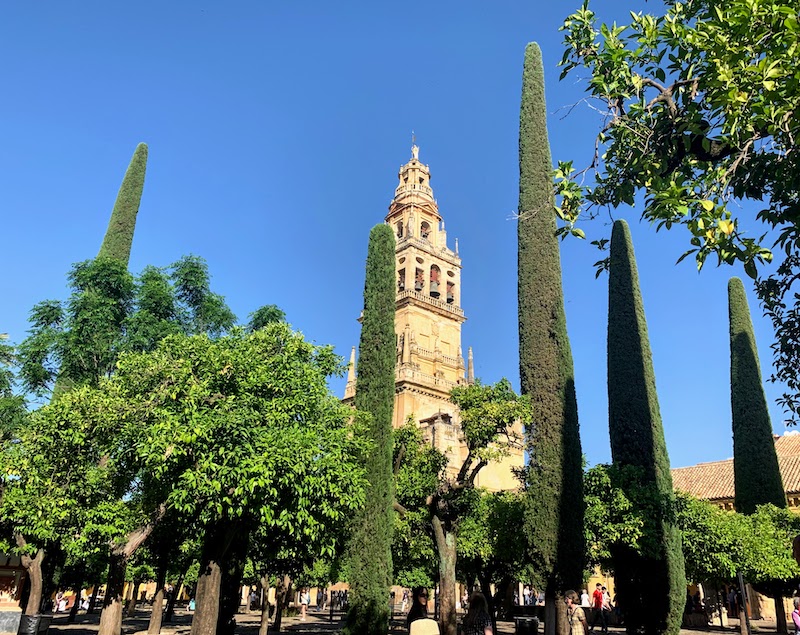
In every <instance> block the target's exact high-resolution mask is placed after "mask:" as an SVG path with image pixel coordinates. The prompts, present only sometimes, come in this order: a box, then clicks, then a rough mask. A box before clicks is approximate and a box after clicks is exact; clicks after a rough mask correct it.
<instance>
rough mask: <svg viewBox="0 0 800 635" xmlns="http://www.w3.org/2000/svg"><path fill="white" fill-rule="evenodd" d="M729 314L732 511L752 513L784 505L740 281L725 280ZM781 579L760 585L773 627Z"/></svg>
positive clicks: (780, 619)
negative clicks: (759, 508)
mask: <svg viewBox="0 0 800 635" xmlns="http://www.w3.org/2000/svg"><path fill="white" fill-rule="evenodd" d="M728 317H729V319H730V334H731V414H732V419H733V485H734V503H735V505H736V511H738V512H740V513H742V514H753V513H755V511H756V507H757V506H758V505H766V504H767V503H772V504H773V505H775V506H776V507H786V493H785V491H784V489H783V478H782V477H781V471H780V467H779V466H778V455H777V453H776V452H775V441H774V439H773V438H772V422H771V421H770V417H769V409H768V408H767V398H766V395H765V394H764V385H763V383H762V381H761V365H760V364H759V362H758V349H757V347H756V338H755V333H754V332H753V322H752V320H751V319H750V309H749V308H748V306H747V296H746V295H745V292H744V285H743V284H742V281H741V280H740V279H739V278H731V279H730V280H729V281H728ZM784 586H785V585H784V583H783V581H782V580H775V581H773V582H772V583H766V584H764V585H762V587H761V588H760V589H759V591H761V592H764V593H767V594H768V595H771V596H772V597H773V599H774V601H775V621H776V625H777V629H778V632H785V631H786V611H785V609H784V608H783V593H784V591H785V589H784Z"/></svg>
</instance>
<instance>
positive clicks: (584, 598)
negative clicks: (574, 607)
mask: <svg viewBox="0 0 800 635" xmlns="http://www.w3.org/2000/svg"><path fill="white" fill-rule="evenodd" d="M590 606H591V604H589V592H588V591H587V590H586V589H584V590H583V591H581V608H588V607H590Z"/></svg>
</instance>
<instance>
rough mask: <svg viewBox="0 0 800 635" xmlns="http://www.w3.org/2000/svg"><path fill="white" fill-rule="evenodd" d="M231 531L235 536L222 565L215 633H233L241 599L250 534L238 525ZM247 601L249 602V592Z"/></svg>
mask: <svg viewBox="0 0 800 635" xmlns="http://www.w3.org/2000/svg"><path fill="white" fill-rule="evenodd" d="M231 531H232V532H235V537H234V538H233V540H232V542H231V543H230V545H231V546H230V548H229V549H228V552H227V553H226V555H225V558H224V564H223V566H222V581H221V583H220V604H219V616H218V617H217V635H233V634H234V631H235V630H236V614H237V613H238V612H239V606H240V604H241V601H242V592H241V582H242V575H243V574H244V566H245V563H246V561H247V548H248V547H249V545H250V534H249V532H248V531H247V529H245V528H243V527H240V528H238V529H232V530H231ZM247 601H248V602H249V593H248V600H247ZM248 612H249V611H248Z"/></svg>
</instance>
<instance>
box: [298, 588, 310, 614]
mask: <svg viewBox="0 0 800 635" xmlns="http://www.w3.org/2000/svg"><path fill="white" fill-rule="evenodd" d="M309 604H311V594H310V593H309V592H308V589H305V588H304V589H303V590H302V591H300V621H301V622H305V621H306V616H307V615H308V605H309Z"/></svg>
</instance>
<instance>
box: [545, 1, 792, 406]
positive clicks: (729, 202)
mask: <svg viewBox="0 0 800 635" xmlns="http://www.w3.org/2000/svg"><path fill="white" fill-rule="evenodd" d="M663 6H664V12H663V14H662V15H655V14H642V13H639V14H636V13H631V21H630V23H628V24H620V25H617V24H613V25H608V24H602V23H600V24H598V19H597V16H596V15H595V13H594V12H593V11H591V10H590V8H589V2H588V0H587V1H586V2H584V4H583V6H582V7H581V8H580V9H579V10H578V11H576V12H575V13H573V14H572V15H570V16H569V17H568V18H567V19H566V21H565V22H564V25H563V27H562V30H563V31H564V32H565V36H564V45H565V52H564V56H563V59H562V61H561V65H562V67H563V72H562V74H561V77H562V78H563V77H565V76H566V75H567V74H569V73H572V72H577V71H580V70H588V71H589V79H588V82H587V84H586V86H587V88H586V91H587V93H589V99H591V100H593V101H596V102H598V103H599V104H600V109H601V111H602V112H603V113H604V118H603V125H602V129H601V131H600V133H599V134H598V136H597V138H596V140H595V156H594V158H593V159H592V161H591V163H590V164H589V165H588V166H587V167H586V168H585V169H582V170H580V171H577V172H576V170H575V168H574V167H573V162H572V161H567V162H559V166H558V170H557V171H556V173H555V176H556V193H557V194H558V195H560V205H559V206H558V207H557V208H556V211H557V214H558V216H559V217H560V218H561V219H562V221H564V222H565V227H566V228H567V229H568V230H569V229H574V228H575V226H576V224H577V223H578V222H579V221H580V220H581V218H582V217H583V216H584V212H588V213H589V216H590V217H592V216H594V215H595V214H596V213H597V208H598V207H603V206H610V207H614V208H616V207H619V206H621V205H630V206H632V205H634V203H635V201H637V200H638V199H637V194H643V195H644V208H643V211H642V218H644V219H645V220H647V221H649V222H650V223H652V224H654V225H655V226H656V228H658V229H661V228H666V229H670V228H671V227H673V226H681V227H683V228H685V230H686V231H688V233H689V241H690V243H691V248H690V249H689V250H688V251H686V252H685V253H684V254H683V256H681V259H683V258H685V257H686V256H689V255H694V257H695V259H696V262H697V266H698V269H699V268H701V267H702V266H703V264H704V263H705V262H706V260H707V259H708V257H709V256H711V255H715V256H716V258H717V262H718V263H727V264H733V263H735V262H742V263H743V264H744V269H745V271H746V272H747V273H748V275H750V276H751V277H752V278H757V277H758V270H759V267H760V268H761V269H762V271H767V272H770V273H768V275H762V277H761V278H760V279H759V280H758V285H757V288H758V290H759V295H760V297H761V299H762V302H763V303H764V306H765V309H766V311H767V314H768V315H769V317H770V318H771V319H772V321H773V323H774V327H775V330H776V334H777V339H776V343H775V345H774V352H775V359H776V374H775V379H777V380H779V381H783V382H786V384H787V386H788V391H787V392H786V394H785V395H784V396H783V398H782V399H781V403H782V405H783V406H784V408H785V409H786V410H787V411H788V412H789V414H790V416H792V417H796V416H797V414H798V413H800V398H799V397H798V394H800V380H798V373H797V369H798V367H800V346H798V345H797V342H798V340H800V310H799V309H798V306H799V305H798V302H800V300H798V296H797V295H796V294H795V292H796V290H797V289H796V286H795V285H796V284H797V275H796V274H797V273H798V272H800V202H799V201H800V153H798V133H800V110H799V109H798V106H800V70H799V69H798V67H797V64H796V63H795V60H796V59H797V57H798V55H800V23H798V12H797V3H796V1H795V0H714V1H712V0H685V1H683V2H679V1H677V0H664V1H663ZM589 174H593V175H594V177H595V180H594V183H590V184H586V183H585V182H584V178H585V177H586V176H587V175H589ZM742 200H750V201H756V202H757V204H758V206H759V207H760V211H759V212H758V214H757V220H758V221H760V226H759V223H758V222H757V221H756V222H754V221H753V219H749V218H747V217H746V215H743V214H742V213H741V212H740V210H739V201H742ZM594 242H595V244H597V245H598V246H599V247H600V248H605V246H606V244H607V240H606V239H601V240H597V241H594ZM775 247H777V248H778V249H779V250H780V252H782V253H780V258H779V260H780V264H779V265H778V267H777V268H776V269H774V268H773V269H770V268H769V267H768V266H767V265H768V264H769V263H771V262H772V259H773V249H774V248H775ZM597 265H598V266H599V267H600V269H602V268H603V267H606V266H607V260H601V261H600V262H598V263H597ZM598 273H599V271H598Z"/></svg>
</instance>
